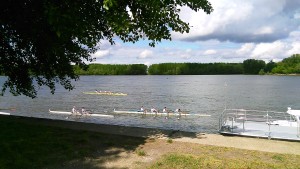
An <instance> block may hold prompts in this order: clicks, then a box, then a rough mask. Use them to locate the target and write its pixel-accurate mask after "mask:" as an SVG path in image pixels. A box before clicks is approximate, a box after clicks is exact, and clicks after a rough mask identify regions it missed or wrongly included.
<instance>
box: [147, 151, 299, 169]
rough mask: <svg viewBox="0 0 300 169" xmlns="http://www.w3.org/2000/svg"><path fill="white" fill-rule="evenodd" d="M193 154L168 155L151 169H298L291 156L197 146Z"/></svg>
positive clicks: (296, 157)
mask: <svg viewBox="0 0 300 169" xmlns="http://www.w3.org/2000/svg"><path fill="white" fill-rule="evenodd" d="M196 150H197V151H198V152H197V153H194V154H185V153H169V154H165V155H164V156H163V157H162V158H161V159H160V160H159V161H156V162H155V163H154V164H153V165H152V166H151V167H150V168H151V169H156V168H160V169H170V168H172V169H182V168H188V169H198V168H218V169H219V168H220V169H223V168H224V169H227V168H230V169H235V168H238V169H240V168H242V169H245V168H246V169H247V168H249V169H262V168H263V169H264V168H266V169H272V168H276V169H277V168H278V169H281V168H289V169H294V168H295V169H298V168H299V166H300V160H299V159H300V156H299V155H292V154H276V153H267V152H259V151H251V150H241V149H236V148H224V147H213V146H199V147H197V148H196Z"/></svg>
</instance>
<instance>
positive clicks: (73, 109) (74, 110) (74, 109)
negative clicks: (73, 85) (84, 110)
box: [72, 106, 78, 115]
mask: <svg viewBox="0 0 300 169" xmlns="http://www.w3.org/2000/svg"><path fill="white" fill-rule="evenodd" d="M77 112H78V110H77V109H76V107H75V106H73V108H72V114H74V115H75V114H77Z"/></svg>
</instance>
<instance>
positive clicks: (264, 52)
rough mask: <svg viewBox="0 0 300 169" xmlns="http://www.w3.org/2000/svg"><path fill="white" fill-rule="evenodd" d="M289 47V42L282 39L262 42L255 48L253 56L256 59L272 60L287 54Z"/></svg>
mask: <svg viewBox="0 0 300 169" xmlns="http://www.w3.org/2000/svg"><path fill="white" fill-rule="evenodd" d="M287 48H288V46H287V44H286V43H283V42H281V41H276V42H273V43H260V44H257V45H256V46H255V48H254V49H253V51H252V53H251V57H252V58H255V59H263V60H272V59H275V57H282V56H285V55H286V54H285V51H286V50H287Z"/></svg>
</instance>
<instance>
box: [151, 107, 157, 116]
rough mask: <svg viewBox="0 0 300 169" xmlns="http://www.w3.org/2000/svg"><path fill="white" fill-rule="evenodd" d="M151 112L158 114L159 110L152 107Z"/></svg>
mask: <svg viewBox="0 0 300 169" xmlns="http://www.w3.org/2000/svg"><path fill="white" fill-rule="evenodd" d="M151 113H155V116H157V113H158V111H157V110H156V109H155V108H152V109H151Z"/></svg>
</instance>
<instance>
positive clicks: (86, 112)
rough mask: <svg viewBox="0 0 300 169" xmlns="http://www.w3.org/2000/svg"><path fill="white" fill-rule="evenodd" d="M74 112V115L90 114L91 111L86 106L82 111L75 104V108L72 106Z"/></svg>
mask: <svg viewBox="0 0 300 169" xmlns="http://www.w3.org/2000/svg"><path fill="white" fill-rule="evenodd" d="M72 114H73V115H89V114H90V112H89V111H87V110H86V109H85V108H84V107H82V108H81V111H80V110H78V109H77V108H76V107H75V106H73V108H72Z"/></svg>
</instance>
